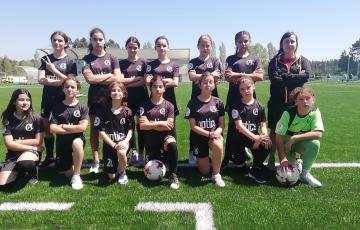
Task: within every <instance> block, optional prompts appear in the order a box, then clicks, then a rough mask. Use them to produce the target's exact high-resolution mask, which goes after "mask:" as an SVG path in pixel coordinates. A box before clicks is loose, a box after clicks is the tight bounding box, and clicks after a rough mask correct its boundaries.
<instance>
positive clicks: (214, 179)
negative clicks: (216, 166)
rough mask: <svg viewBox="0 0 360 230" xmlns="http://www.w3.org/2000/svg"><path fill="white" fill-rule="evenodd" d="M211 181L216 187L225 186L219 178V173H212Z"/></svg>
mask: <svg viewBox="0 0 360 230" xmlns="http://www.w3.org/2000/svg"><path fill="white" fill-rule="evenodd" d="M211 181H212V182H213V183H214V184H215V185H216V186H218V187H225V182H224V181H223V179H222V178H221V175H220V173H218V174H215V175H212V176H211Z"/></svg>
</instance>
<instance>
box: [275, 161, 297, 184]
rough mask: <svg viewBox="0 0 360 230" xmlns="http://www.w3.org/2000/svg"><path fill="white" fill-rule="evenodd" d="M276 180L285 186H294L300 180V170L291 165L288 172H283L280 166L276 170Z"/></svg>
mask: <svg viewBox="0 0 360 230" xmlns="http://www.w3.org/2000/svg"><path fill="white" fill-rule="evenodd" d="M276 179H277V180H278V181H279V182H280V184H282V185H284V186H291V185H294V184H296V182H297V181H298V180H299V170H298V169H297V168H296V167H293V166H292V165H289V167H288V169H287V170H283V169H282V168H281V167H280V166H278V167H277V169H276Z"/></svg>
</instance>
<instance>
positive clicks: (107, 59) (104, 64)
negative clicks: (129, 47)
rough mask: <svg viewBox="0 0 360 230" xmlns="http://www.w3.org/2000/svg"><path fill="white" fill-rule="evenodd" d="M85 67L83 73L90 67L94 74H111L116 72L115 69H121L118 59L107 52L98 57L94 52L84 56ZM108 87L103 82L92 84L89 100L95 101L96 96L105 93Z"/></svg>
mask: <svg viewBox="0 0 360 230" xmlns="http://www.w3.org/2000/svg"><path fill="white" fill-rule="evenodd" d="M83 61H84V62H85V63H84V67H83V70H82V71H83V73H84V70H85V69H90V70H91V72H92V73H93V74H94V75H97V74H109V73H114V69H119V68H120V67H119V61H118V59H117V58H116V57H115V56H113V55H111V54H109V53H106V54H105V55H104V56H102V57H98V56H96V55H94V54H92V53H90V54H88V55H86V56H84V57H83ZM106 89H107V85H103V84H90V87H89V92H88V102H89V105H91V104H92V103H93V102H94V99H95V97H97V96H99V95H101V94H103V93H104V91H105V90H106Z"/></svg>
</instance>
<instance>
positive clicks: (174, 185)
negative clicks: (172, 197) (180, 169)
mask: <svg viewBox="0 0 360 230" xmlns="http://www.w3.org/2000/svg"><path fill="white" fill-rule="evenodd" d="M169 186H170V188H171V189H178V188H179V187H180V182H179V179H178V178H177V175H176V174H175V173H172V174H171V175H170V177H169Z"/></svg>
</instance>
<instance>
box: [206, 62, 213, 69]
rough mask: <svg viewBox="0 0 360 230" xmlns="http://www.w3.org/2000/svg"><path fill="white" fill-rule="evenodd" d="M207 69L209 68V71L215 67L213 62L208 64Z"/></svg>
mask: <svg viewBox="0 0 360 230" xmlns="http://www.w3.org/2000/svg"><path fill="white" fill-rule="evenodd" d="M206 67H207V68H209V69H211V68H213V67H214V66H213V64H212V63H211V62H209V63H207V65H206Z"/></svg>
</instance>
